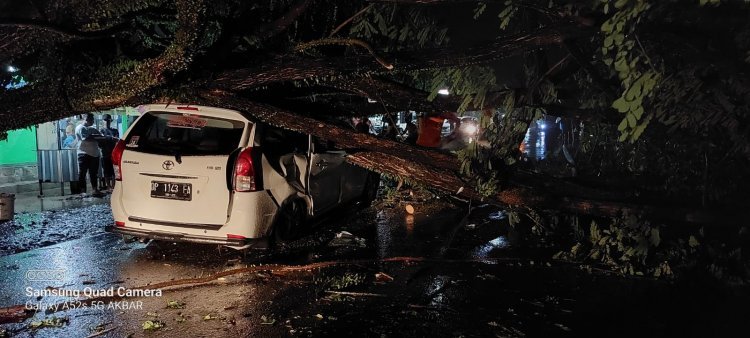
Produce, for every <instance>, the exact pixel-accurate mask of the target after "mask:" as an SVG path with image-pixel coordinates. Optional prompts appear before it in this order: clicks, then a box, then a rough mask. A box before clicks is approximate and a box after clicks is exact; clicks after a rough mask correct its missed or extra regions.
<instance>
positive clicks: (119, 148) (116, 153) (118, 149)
mask: <svg viewBox="0 0 750 338" xmlns="http://www.w3.org/2000/svg"><path fill="white" fill-rule="evenodd" d="M124 151H125V141H124V140H119V141H117V144H116V145H115V149H114V150H112V166H113V167H114V168H115V180H117V181H122V166H121V165H122V153H123V152H124Z"/></svg>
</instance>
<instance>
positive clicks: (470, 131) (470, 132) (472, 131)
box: [464, 125, 477, 135]
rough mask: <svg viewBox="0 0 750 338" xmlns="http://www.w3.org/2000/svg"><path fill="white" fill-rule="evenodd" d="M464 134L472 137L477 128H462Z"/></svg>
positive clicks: (472, 126)
mask: <svg viewBox="0 0 750 338" xmlns="http://www.w3.org/2000/svg"><path fill="white" fill-rule="evenodd" d="M464 132H465V133H467V134H469V135H474V134H476V133H477V126H474V125H468V126H466V127H465V128H464Z"/></svg>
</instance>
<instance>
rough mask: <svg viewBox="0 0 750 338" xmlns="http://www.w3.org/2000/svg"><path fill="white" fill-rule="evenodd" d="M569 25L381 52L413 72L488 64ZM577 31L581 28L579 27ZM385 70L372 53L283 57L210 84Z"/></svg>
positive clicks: (548, 39) (243, 85)
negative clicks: (457, 44)
mask: <svg viewBox="0 0 750 338" xmlns="http://www.w3.org/2000/svg"><path fill="white" fill-rule="evenodd" d="M570 28H571V27H570V26H560V27H553V28H543V29H539V30H537V31H535V32H533V33H522V34H514V35H510V36H507V37H505V38H502V39H497V40H494V41H491V42H488V43H486V44H482V45H478V46H474V47H468V48H460V49H459V48H434V49H423V50H417V51H408V52H394V53H388V54H383V55H381V56H382V58H383V59H384V60H386V61H388V62H389V63H391V64H393V65H394V69H393V71H412V70H424V69H434V68H444V67H458V66H466V65H473V64H480V63H487V62H491V61H495V60H500V59H504V58H507V57H510V56H514V55H522V54H525V53H528V52H531V51H534V50H538V49H541V48H545V47H550V46H560V45H561V44H562V43H563V41H564V40H565V39H566V38H567V37H569V36H572V33H570V32H573V30H571V29H570ZM576 32H577V34H580V32H581V30H580V29H578V30H577V31H576ZM384 72H386V69H385V68H383V66H382V65H381V64H380V63H378V62H377V61H376V60H375V59H374V58H373V57H372V56H371V55H353V56H339V57H323V58H305V57H301V56H284V57H280V58H278V59H276V60H273V61H271V62H269V63H267V64H264V65H262V66H260V67H256V68H245V69H236V70H231V71H227V72H224V73H222V74H220V75H219V76H217V78H216V79H215V80H214V81H213V86H215V88H218V89H224V90H233V91H238V90H245V89H250V88H253V87H257V86H261V85H265V84H269V83H274V82H282V81H295V80H304V79H309V78H314V77H318V78H325V77H338V76H345V75H353V74H357V75H360V76H362V75H367V74H375V73H384Z"/></svg>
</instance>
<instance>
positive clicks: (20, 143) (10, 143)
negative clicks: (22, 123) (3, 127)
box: [0, 127, 36, 165]
mask: <svg viewBox="0 0 750 338" xmlns="http://www.w3.org/2000/svg"><path fill="white" fill-rule="evenodd" d="M21 163H36V127H32V128H31V129H17V130H11V131H9V132H8V139H7V140H5V141H0V165H13V164H21Z"/></svg>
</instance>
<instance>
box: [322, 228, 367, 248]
mask: <svg viewBox="0 0 750 338" xmlns="http://www.w3.org/2000/svg"><path fill="white" fill-rule="evenodd" d="M328 246H332V247H337V246H359V247H363V248H364V247H366V246H367V244H365V239H364V238H360V237H357V236H354V235H353V234H352V233H351V232H348V231H341V232H339V233H337V234H336V237H334V238H333V239H332V240H331V241H330V242H328Z"/></svg>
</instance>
